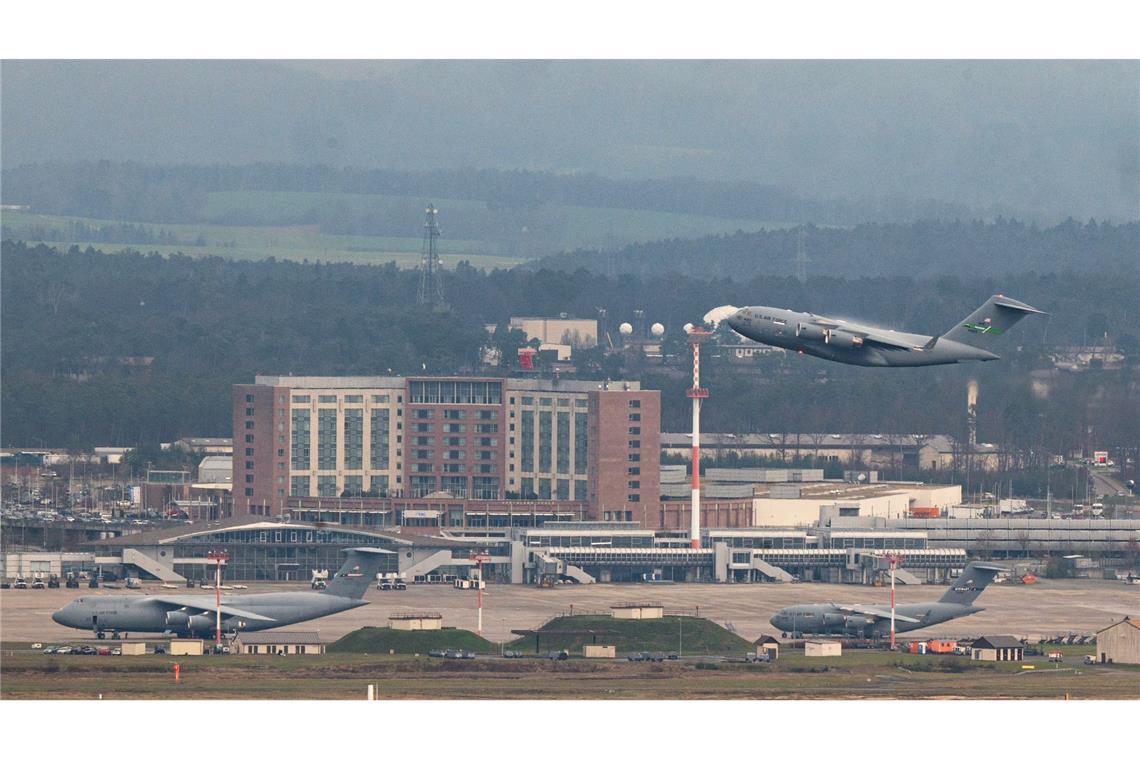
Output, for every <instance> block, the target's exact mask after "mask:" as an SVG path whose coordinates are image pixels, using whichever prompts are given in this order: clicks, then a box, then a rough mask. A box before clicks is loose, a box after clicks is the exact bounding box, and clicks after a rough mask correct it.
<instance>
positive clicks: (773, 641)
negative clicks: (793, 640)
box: [752, 636, 780, 660]
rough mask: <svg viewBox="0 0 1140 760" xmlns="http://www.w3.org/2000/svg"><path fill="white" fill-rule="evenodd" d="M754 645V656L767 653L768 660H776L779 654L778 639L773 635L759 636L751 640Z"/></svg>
mask: <svg viewBox="0 0 1140 760" xmlns="http://www.w3.org/2000/svg"><path fill="white" fill-rule="evenodd" d="M752 643H753V644H755V645H756V656H757V657H761V656H763V655H764V654H767V655H768V659H769V660H776V659H777V658H778V657H779V656H780V640H779V639H777V638H775V637H774V636H761V637H760V638H758V639H756V641H754V642H752Z"/></svg>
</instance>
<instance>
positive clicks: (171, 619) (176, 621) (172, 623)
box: [166, 610, 190, 630]
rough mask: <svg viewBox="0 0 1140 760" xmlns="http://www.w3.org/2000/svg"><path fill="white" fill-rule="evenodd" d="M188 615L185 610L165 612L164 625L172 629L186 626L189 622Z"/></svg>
mask: <svg viewBox="0 0 1140 760" xmlns="http://www.w3.org/2000/svg"><path fill="white" fill-rule="evenodd" d="M189 621H190V616H189V615H187V614H186V613H185V612H180V611H179V610H172V611H171V612H168V613H166V627H167V628H169V629H171V630H174V629H176V628H186V627H187V626H188V625H189V624H190V622H189Z"/></svg>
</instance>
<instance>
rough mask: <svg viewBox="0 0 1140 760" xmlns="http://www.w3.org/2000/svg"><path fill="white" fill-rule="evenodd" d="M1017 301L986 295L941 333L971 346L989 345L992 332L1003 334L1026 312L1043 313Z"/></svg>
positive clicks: (986, 346) (944, 336) (993, 335)
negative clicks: (967, 313) (953, 325)
mask: <svg viewBox="0 0 1140 760" xmlns="http://www.w3.org/2000/svg"><path fill="white" fill-rule="evenodd" d="M1044 313H1045V312H1043V311H1040V310H1038V309H1034V308H1033V307H1032V306H1030V305H1028V304H1024V303H1022V302H1021V301H1015V300H1013V299H1012V298H1007V297H1006V296H1003V295H996V296H990V298H989V300H988V301H986V302H985V303H984V304H982V305H981V306H980V307H978V309H977V311H975V312H974V313H973V314H971V315H970V316H968V317H966V318H965V319H963V320H962V321H961V322H959V323H958V325H957V326H956V327H955V328H954V329H953V330H951V331H950V332H948V333H946V334H945V335H943V336H942V337H943V338H945V339H946V340H952V341H955V342H957V343H965V344H966V345H969V346H974V347H975V348H985V349H989V348H990V345H991V343H992V340H993V338H994V337H995V336H998V335H1004V334H1005V332H1006V331H1007V330H1009V328H1011V327H1013V326H1014V325H1016V324H1017V323H1018V322H1020V321H1021V320H1022V319H1024V318H1025V317H1026V316H1027V315H1029V314H1044Z"/></svg>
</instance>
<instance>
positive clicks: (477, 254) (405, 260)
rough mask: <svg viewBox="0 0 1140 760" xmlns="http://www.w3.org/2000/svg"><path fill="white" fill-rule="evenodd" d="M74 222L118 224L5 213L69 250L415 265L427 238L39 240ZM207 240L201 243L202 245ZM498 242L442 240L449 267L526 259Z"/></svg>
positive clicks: (12, 223) (271, 235) (307, 231)
mask: <svg viewBox="0 0 1140 760" xmlns="http://www.w3.org/2000/svg"><path fill="white" fill-rule="evenodd" d="M71 222H81V223H83V224H87V225H91V226H104V225H113V224H118V222H115V221H110V220H106V219H87V218H81V217H66V216H46V215H39V214H28V213H24V212H5V213H4V225H5V226H6V227H8V228H9V229H10V230H11V231H12V232H11V236H12V237H13V238H14V239H18V240H25V241H26V242H28V243H29V244H31V245H35V244H37V243H41V242H42V243H44V244H45V245H49V246H53V247H56V248H62V249H66V248H68V247H69V246H71V245H77V246H79V247H80V248H86V247H87V246H88V245H90V246H92V247H94V248H98V249H100V250H103V251H108V252H115V251H120V250H123V249H125V248H132V249H135V250H140V251H147V252H149V251H156V252H158V253H161V254H163V255H170V254H174V253H184V254H186V255H188V256H222V257H225V258H227V259H236V260H257V259H266V258H269V257H271V256H272V257H275V258H277V259H281V260H286V261H303V260H305V259H308V260H309V261H327V262H338V263H339V262H344V263H351V264H387V263H389V262H394V263H395V264H396V265H397V266H400V267H405V268H413V267H416V266H419V263H420V250H421V247H422V241H421V239H420V238H411V237H408V238H393V237H370V236H363V235H328V234H324V233H322V232H320V231H319V230H318V229H317V228H316V227H315V226H304V225H295V226H264V227H246V226H229V225H219V224H162V225H157V224H145V225H140V226H143V227H146V228H147V229H148V230H150V231H151V232H152V233H154V234H156V235H157V234H158V233H159V232H160V231H163V232H167V233H169V234H172V235H174V236H175V237H176V238H177V239H178V241H180V242H179V243H177V244H156V243H107V242H100V241H92V240H81V239H76V240H62V241H60V240H39V239H37V237H36V236H35V234H34V233H36V232H38V230H40V229H43V230H57V231H59V232H61V233H63V232H65V231H66V230H67V229H68V224H69V223H71ZM199 243H201V244H199ZM497 250H498V249H497V247H496V246H493V245H489V244H485V243H480V242H477V241H473V240H441V241H440V242H439V251H440V260H441V261H442V262H443V264H444V266H446V267H454V266H455V265H456V264H458V263H459V262H460V261H468V262H470V264H471V265H472V266H475V267H481V268H486V269H493V268H495V267H499V268H508V267H512V266H515V265H516V264H518V263H520V259H517V258H512V257H509V256H503V255H500V254H498V253H497V252H496V251H497Z"/></svg>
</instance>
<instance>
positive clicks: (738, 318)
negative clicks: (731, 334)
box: [725, 306, 751, 330]
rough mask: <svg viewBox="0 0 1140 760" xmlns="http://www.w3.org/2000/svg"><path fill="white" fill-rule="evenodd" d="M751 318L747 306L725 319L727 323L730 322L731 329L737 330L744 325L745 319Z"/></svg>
mask: <svg viewBox="0 0 1140 760" xmlns="http://www.w3.org/2000/svg"><path fill="white" fill-rule="evenodd" d="M749 316H751V313H750V312H749V311H748V307H747V306H746V307H744V308H742V309H737V310H736V311H734V312H732V313H731V314H729V315H728V316H727V317H725V321H726V322H728V326H729V327H731V328H733V329H734V330H735V329H737V328H738V327H740V326H741V325H743V324H744V320H745V318H746V317H749Z"/></svg>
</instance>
